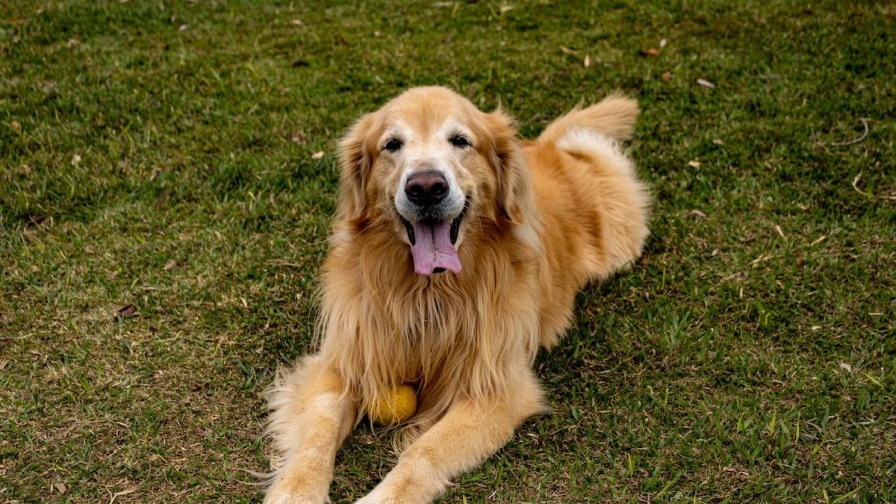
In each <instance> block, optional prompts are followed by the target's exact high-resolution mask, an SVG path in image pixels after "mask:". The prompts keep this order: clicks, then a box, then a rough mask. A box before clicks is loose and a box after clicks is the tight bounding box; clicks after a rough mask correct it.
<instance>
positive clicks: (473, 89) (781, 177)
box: [0, 0, 896, 503]
mask: <svg viewBox="0 0 896 504" xmlns="http://www.w3.org/2000/svg"><path fill="white" fill-rule="evenodd" d="M894 54H896V4H893V3H892V2H874V1H871V0H867V1H866V0H862V1H858V2H845V1H834V0H829V1H824V0H823V1H808V0H766V1H758V0H745V1H742V2H733V1H723V0H674V1H658V0H652V1H641V2H633V1H632V2H629V1H622V0H605V1H595V2H561V1H559V0H554V1H551V2H547V1H541V2H536V1H522V0H517V1H507V2H503V3H497V2H494V1H485V0H483V1H470V2H466V1H464V2H434V1H431V0H427V1H422V2H419V1H414V2H362V3H351V4H349V3H346V4H343V5H341V6H333V5H331V2H314V1H308V2H292V1H280V0H274V1H270V2H261V1H248V0H244V1H239V0H217V1H216V0H194V1H172V0H161V1H158V0H157V1H144V0H129V1H128V0H97V1H92V0H53V1H49V0H3V2H2V3H0V502H4V503H24V502H60V503H61V502H87V503H96V502H102V503H111V502H117V503H128V502H134V503H137V502H141V503H142V502H165V503H169V502H258V501H260V500H261V496H262V489H261V488H260V487H259V486H257V485H256V483H258V479H257V478H256V477H254V476H253V475H252V472H263V471H266V470H267V469H268V456H269V446H268V442H267V440H266V439H265V438H264V437H263V430H264V421H265V417H266V411H265V403H264V400H263V397H262V393H263V391H264V389H265V387H266V386H267V385H268V384H269V383H270V382H271V380H272V376H273V374H274V373H275V371H276V370H277V368H278V367H280V366H286V365H289V364H290V363H291V362H293V361H294V360H295V359H296V358H297V357H299V356H300V355H302V354H304V353H306V352H308V351H310V350H312V348H313V347H312V345H311V341H312V337H313V326H314V319H315V305H314V293H315V278H316V273H317V270H318V268H319V266H320V264H321V261H322V259H323V257H324V254H325V253H326V236H327V229H328V226H329V222H330V216H331V214H332V212H333V209H334V203H335V193H336V186H335V183H336V182H335V181H336V171H337V167H336V152H335V140H336V139H337V138H338V137H339V135H340V134H341V132H342V131H344V130H345V128H346V127H347V126H348V125H349V124H351V122H352V121H353V120H354V118H356V117H357V116H358V115H359V114H360V113H362V112H365V111H371V110H374V109H375V108H377V107H378V106H380V105H382V104H383V103H385V101H386V100H388V99H389V98H390V97H392V96H394V95H396V94H397V93H399V92H400V91H402V90H403V89H406V88H407V87H409V86H414V85H420V84H442V85H447V86H450V87H452V88H454V89H456V90H457V91H458V92H460V93H461V94H463V95H465V96H467V97H469V98H470V99H472V100H473V101H474V103H476V104H478V105H479V106H480V107H481V108H483V109H484V110H491V109H493V108H495V107H497V106H498V105H499V104H501V105H502V106H503V107H504V108H505V109H506V110H508V111H509V112H511V113H512V114H513V115H514V116H515V117H516V118H517V120H518V123H519V126H520V131H521V134H522V135H523V136H533V135H537V134H538V133H539V132H540V131H541V129H542V128H543V127H544V126H545V125H546V124H547V123H548V122H549V121H550V119H551V118H553V117H555V116H557V115H558V114H561V113H563V112H564V111H566V110H567V109H569V108H570V107H572V106H573V105H574V104H576V103H577V102H579V101H581V100H584V101H585V102H592V101H596V100H599V99H600V98H601V97H602V96H604V95H606V94H607V93H609V92H612V91H614V90H617V89H619V90H622V91H624V92H625V93H627V94H628V95H630V96H632V97H635V98H637V99H638V100H639V101H640V104H641V106H642V109H643V113H642V115H641V118H640V121H639V124H638V127H637V133H636V136H635V138H634V140H632V141H631V142H629V143H628V144H627V148H628V149H629V151H630V153H631V156H632V157H633V158H634V159H635V160H636V162H637V164H638V166H639V169H640V173H641V174H642V176H643V178H644V179H645V180H647V181H648V182H649V184H650V186H651V189H652V192H653V194H654V195H655V198H656V204H655V207H654V215H653V218H652V224H651V228H652V236H651V237H650V239H649V241H648V244H647V248H646V251H645V254H644V256H643V258H642V259H641V260H640V261H639V262H638V263H637V264H636V265H635V267H634V268H633V269H632V270H631V271H630V272H626V273H624V274H621V275H619V276H617V277H615V278H613V279H612V280H610V281H608V282H606V283H604V284H601V285H594V286H591V287H589V288H588V289H586V290H585V291H584V292H582V294H581V295H580V296H579V299H578V304H577V310H576V314H577V323H576V325H575V326H574V327H573V328H572V329H571V330H570V331H569V333H568V335H567V337H566V338H565V340H564V341H563V342H562V343H561V345H560V346H559V347H558V348H557V349H555V350H554V351H552V352H550V353H543V354H542V355H541V356H540V357H539V359H538V361H537V363H536V366H537V374H538V375H539V376H540V377H541V379H542V380H543V383H544V386H545V388H546V391H547V394H548V398H549V402H550V404H551V406H552V408H553V411H552V412H551V413H549V414H545V415H542V416H538V417H535V418H533V419H531V420H529V421H527V422H526V423H525V424H524V425H523V426H522V427H521V428H520V429H519V431H518V432H517V434H516V435H515V437H514V438H513V439H512V440H511V442H510V443H508V444H507V445H506V446H505V447H504V448H503V449H501V450H500V451H499V452H498V453H496V454H495V455H494V456H493V457H492V458H491V459H490V460H489V461H488V462H487V463H486V464H485V465H483V466H482V467H480V468H479V469H477V470H475V471H473V472H471V473H469V474H467V475H465V476H463V477H461V478H459V479H458V480H457V482H456V483H457V485H456V486H454V487H453V488H452V489H451V490H450V491H449V492H448V493H447V494H446V495H445V496H444V497H443V498H442V499H441V502H443V503H449V502H451V503H454V502H458V503H461V502H470V503H473V502H477V503H481V502H488V503H519V502H530V503H585V502H736V503H741V502H819V503H836V502H863V503H871V502H875V503H877V502H896V315H894V309H896V167H894V159H896V57H894ZM389 446H390V439H389V436H388V435H387V434H386V433H383V432H378V431H375V430H371V428H369V427H368V426H361V427H359V428H357V429H356V430H355V435H354V436H353V437H351V438H350V440H349V441H348V442H347V444H346V445H345V446H344V448H343V450H342V451H341V452H340V454H339V456H338V458H337V467H336V479H335V482H334V484H333V486H332V488H331V496H332V498H333V501H334V502H351V501H352V500H353V499H356V498H358V497H360V496H361V495H363V494H364V493H365V492H366V491H369V490H370V489H371V488H373V486H374V485H375V484H376V483H377V482H378V481H379V479H380V478H382V476H383V475H384V474H385V473H386V471H387V470H388V469H389V467H390V466H391V464H392V463H393V462H394V456H393V455H392V454H390V453H389Z"/></svg>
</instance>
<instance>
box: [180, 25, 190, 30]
mask: <svg viewBox="0 0 896 504" xmlns="http://www.w3.org/2000/svg"><path fill="white" fill-rule="evenodd" d="M189 27H190V25H188V24H182V25H180V26H179V27H178V28H177V31H186V29H187V28H189Z"/></svg>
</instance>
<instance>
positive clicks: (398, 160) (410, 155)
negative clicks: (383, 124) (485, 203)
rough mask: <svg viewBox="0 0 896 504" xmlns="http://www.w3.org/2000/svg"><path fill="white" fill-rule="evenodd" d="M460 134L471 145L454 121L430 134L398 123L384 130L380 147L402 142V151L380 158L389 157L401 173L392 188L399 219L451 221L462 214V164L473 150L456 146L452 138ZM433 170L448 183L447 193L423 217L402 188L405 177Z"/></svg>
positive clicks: (465, 177)
mask: <svg viewBox="0 0 896 504" xmlns="http://www.w3.org/2000/svg"><path fill="white" fill-rule="evenodd" d="M457 135H461V136H463V137H464V138H466V139H467V140H468V141H470V142H471V143H472V139H471V137H470V133H469V132H468V131H467V130H466V128H463V127H462V126H461V125H460V123H458V122H457V121H453V120H449V121H446V122H445V123H443V124H442V125H441V126H440V127H438V128H434V129H433V130H432V131H431V132H426V131H419V130H416V129H415V128H411V127H409V126H408V125H405V124H397V125H394V126H393V127H391V128H388V129H387V132H386V133H385V134H384V135H383V137H382V138H381V140H380V145H385V144H386V142H387V141H388V140H389V139H391V138H394V139H396V140H398V141H400V142H401V148H400V149H398V150H397V151H395V152H392V153H389V152H386V151H384V152H383V155H388V156H392V159H393V163H394V166H395V169H396V170H397V172H398V173H399V174H400V175H399V177H398V180H397V184H396V186H395V187H394V191H395V196H394V201H395V208H396V209H397V210H398V213H399V214H401V216H402V217H404V218H405V219H407V220H408V221H410V222H415V221H417V220H419V219H422V218H426V217H437V218H439V219H441V220H444V221H451V220H453V219H455V218H457V216H459V215H460V214H461V212H462V211H463V209H464V203H465V201H466V199H467V194H466V193H465V191H464V189H463V188H462V187H461V180H463V179H468V178H470V174H469V172H468V171H467V169H466V168H465V167H464V165H463V162H462V161H463V159H464V157H465V156H466V155H467V152H465V151H467V150H468V149H472V147H470V146H468V147H456V146H454V145H453V144H452V143H451V139H452V138H454V137H455V136H457ZM427 170H434V171H437V172H439V173H441V174H442V175H443V176H444V177H445V180H447V181H448V194H446V195H445V199H443V200H442V201H441V202H440V203H439V204H438V205H436V206H435V208H430V209H427V212H426V215H423V214H422V213H421V211H422V210H423V209H421V208H420V207H419V206H418V205H416V204H415V203H413V202H412V201H410V200H409V199H408V197H407V195H406V194H405V191H404V188H405V186H406V185H407V182H408V178H409V177H410V176H411V175H413V174H415V173H419V172H422V171H427Z"/></svg>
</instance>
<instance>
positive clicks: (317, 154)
mask: <svg viewBox="0 0 896 504" xmlns="http://www.w3.org/2000/svg"><path fill="white" fill-rule="evenodd" d="M323 157H324V151H319V152H315V153H314V154H312V155H311V159H322V158H323Z"/></svg>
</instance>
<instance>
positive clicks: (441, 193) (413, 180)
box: [404, 170, 448, 206]
mask: <svg viewBox="0 0 896 504" xmlns="http://www.w3.org/2000/svg"><path fill="white" fill-rule="evenodd" d="M404 193H405V194H406V195H407V196H408V199H409V200H411V202H412V203H414V204H416V205H420V206H431V205H436V204H438V203H439V202H440V201H442V200H443V199H445V195H446V194H448V180H446V179H445V176H444V175H442V174H441V173H440V172H437V171H435V170H426V171H421V172H418V173H415V174H413V175H411V176H410V177H408V181H407V183H406V184H405V186H404Z"/></svg>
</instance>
